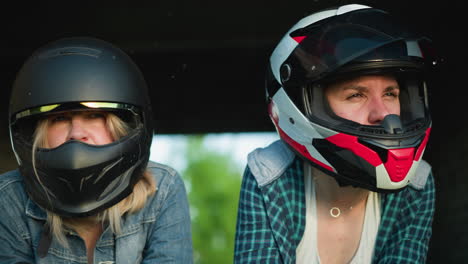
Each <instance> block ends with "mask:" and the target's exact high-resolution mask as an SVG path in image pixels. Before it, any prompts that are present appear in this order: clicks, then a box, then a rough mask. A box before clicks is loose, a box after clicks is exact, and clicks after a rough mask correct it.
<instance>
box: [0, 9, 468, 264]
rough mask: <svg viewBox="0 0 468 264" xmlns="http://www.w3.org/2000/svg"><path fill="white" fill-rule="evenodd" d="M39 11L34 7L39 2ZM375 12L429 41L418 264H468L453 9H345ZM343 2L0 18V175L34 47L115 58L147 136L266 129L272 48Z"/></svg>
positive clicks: (459, 22)
mask: <svg viewBox="0 0 468 264" xmlns="http://www.w3.org/2000/svg"><path fill="white" fill-rule="evenodd" d="M38 2H39V1H38ZM354 2H355V3H362V4H368V5H371V6H374V7H378V8H382V9H385V10H387V11H389V12H390V13H392V14H394V15H395V16H397V17H398V18H399V19H401V20H402V21H404V22H406V23H408V24H409V25H411V27H413V28H414V29H416V30H418V31H420V32H422V33H424V34H425V35H427V36H428V37H430V38H431V39H433V41H434V42H435V45H436V48H437V50H438V51H439V54H440V56H441V58H442V60H443V63H441V64H440V69H439V73H438V74H437V75H434V85H433V86H432V87H431V90H430V93H431V98H430V103H431V112H432V115H433V130H432V135H431V139H430V142H429V145H428V147H427V150H426V153H425V156H424V157H425V159H426V160H428V161H429V162H430V163H431V164H432V166H433V171H434V173H435V177H436V187H437V211H436V215H435V218H434V225H433V236H432V240H431V245H430V252H429V258H428V262H429V263H464V262H466V259H468V250H467V248H468V195H467V194H466V193H467V191H468V177H467V176H466V175H467V169H466V166H465V164H464V163H465V162H467V163H468V140H467V137H466V135H467V133H468V123H467V121H468V120H467V117H466V114H467V113H468V111H467V110H466V107H467V104H468V97H467V94H468V93H467V92H466V89H467V88H466V87H465V86H466V85H465V83H466V81H465V79H466V77H465V76H466V75H467V74H466V68H467V66H466V62H467V54H466V45H467V42H466V41H465V39H466V37H465V36H466V33H467V30H466V28H465V27H466V22H465V21H464V18H465V17H466V16H467V14H466V13H463V11H464V10H465V9H464V8H463V7H462V6H461V3H462V2H461V1H460V3H455V2H454V1H450V0H448V1H443V2H441V1H423V0H413V1H409V0H406V1H354ZM346 3H350V1H331V0H327V1H321V0H308V1H305V0H302V1H277V0H271V1H253V0H250V1H245V0H237V1H215V0H206V1H197V0H171V1H138V2H136V1H135V2H132V1H112V2H102V1H100V2H98V1H95V2H83V1H76V2H75V1H62V2H51V1H40V3H35V4H34V3H27V2H26V1H16V4H11V3H10V4H8V5H6V4H5V3H2V6H1V8H0V10H1V11H0V28H1V31H0V34H1V41H0V115H1V116H0V136H1V137H0V138H1V140H0V150H1V151H0V171H5V170H9V169H12V168H14V167H15V166H16V163H15V161H14V157H13V154H12V152H11V149H10V145H9V144H10V143H9V137H8V128H7V120H8V114H7V112H8V98H9V93H10V87H11V85H12V82H13V80H14V77H15V74H16V72H17V71H18V70H19V68H20V67H21V65H22V63H23V62H24V60H25V59H26V58H27V57H28V56H29V55H30V54H31V53H32V52H33V51H34V50H35V49H36V48H38V47H39V46H41V45H44V44H46V43H47V42H49V41H51V40H55V39H58V38H62V37H70V36H94V37H98V38H101V39H104V40H107V41H110V42H112V43H114V44H116V45H117V46H119V47H121V48H122V49H123V50H125V51H126V52H127V53H128V54H129V55H130V56H131V57H132V58H133V59H134V60H135V62H136V63H137V64H138V65H139V66H140V68H141V69H142V71H143V73H144V75H145V77H146V79H147V81H148V83H149V86H150V93H151V100H152V103H153V109H154V113H155V120H156V124H157V130H156V132H157V133H162V134H172V133H178V134H179V133H184V134H192V133H208V132H248V131H274V127H273V125H272V124H271V122H270V120H269V118H268V116H267V113H266V106H265V102H264V99H265V98H264V90H263V76H264V69H265V67H266V62H267V59H268V56H269V54H270V52H271V51H272V49H273V47H274V45H275V44H276V42H277V41H279V39H280V38H281V37H282V36H283V34H284V33H285V32H286V31H287V30H288V29H289V27H291V26H292V25H293V24H294V23H296V22H297V21H298V20H299V19H300V18H302V17H304V16H306V15H308V14H310V13H312V12H314V11H317V10H320V9H322V8H324V7H330V6H334V5H340V4H346Z"/></svg>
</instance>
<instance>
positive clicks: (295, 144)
mask: <svg viewBox="0 0 468 264" xmlns="http://www.w3.org/2000/svg"><path fill="white" fill-rule="evenodd" d="M276 128H277V129H278V133H279V135H280V137H281V138H282V139H283V140H284V141H286V142H287V143H288V144H289V145H290V146H291V147H293V148H294V149H295V150H297V151H298V152H299V153H300V154H301V155H302V156H304V157H306V158H307V159H309V160H310V161H312V162H314V163H316V164H318V165H320V166H322V167H323V168H325V169H327V170H329V171H332V172H335V170H334V169H333V168H332V167H330V166H328V165H327V164H325V163H323V162H321V161H319V160H317V159H315V158H314V157H312V156H311V155H310V153H309V151H308V150H307V148H306V147H305V146H304V145H302V144H299V143H298V142H296V141H295V140H294V139H292V138H291V137H289V136H288V134H286V133H285V132H284V131H283V130H282V129H281V128H280V127H279V126H276Z"/></svg>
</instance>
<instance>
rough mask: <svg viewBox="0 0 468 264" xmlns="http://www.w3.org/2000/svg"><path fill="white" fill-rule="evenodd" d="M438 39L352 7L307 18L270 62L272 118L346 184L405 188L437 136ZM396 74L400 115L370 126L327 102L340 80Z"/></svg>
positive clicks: (298, 148)
mask: <svg viewBox="0 0 468 264" xmlns="http://www.w3.org/2000/svg"><path fill="white" fill-rule="evenodd" d="M432 55H433V53H432V50H431V49H430V41H429V40H428V39H427V38H424V37H421V36H418V35H415V34H413V33H411V32H409V31H408V30H407V28H406V27H403V26H401V25H400V24H399V23H398V22H397V21H394V20H393V19H392V17H391V16H389V14H388V13H386V12H385V11H382V10H379V9H374V8H371V7H368V6H363V5H355V4H353V5H345V6H341V7H338V8H335V9H327V10H324V11H321V12H318V13H314V14H312V15H310V16H307V17H305V18H303V19H302V20H300V21H299V22H298V23H297V24H295V25H294V26H293V27H292V28H291V29H290V30H289V31H288V32H287V33H286V35H285V36H284V37H283V38H282V39H281V41H280V42H279V44H278V45H277V46H276V48H275V50H274V51H273V53H272V55H271V57H270V64H269V67H268V70H267V71H268V72H267V80H266V90H267V98H268V101H269V115H270V117H271V119H272V121H273V123H274V125H275V126H276V129H277V131H278V133H279V135H280V137H281V139H282V140H283V141H285V142H286V143H287V144H288V145H289V146H290V147H291V148H292V149H293V150H294V151H295V152H296V153H297V154H298V155H299V156H301V157H302V158H304V159H305V160H307V161H309V162H310V163H311V164H312V165H314V166H315V167H317V168H319V169H320V170H322V171H324V172H325V173H327V174H329V175H331V176H333V177H335V179H336V180H337V182H338V183H339V184H340V185H341V186H346V185H352V186H356V187H361V188H365V189H369V190H372V191H379V192H389V191H397V190H400V189H402V188H403V187H405V186H407V185H408V184H409V182H410V180H411V178H412V177H413V176H414V175H415V171H416V169H417V168H418V165H419V163H420V161H421V157H422V155H423V152H424V149H425V148H426V144H427V141H428V138H429V134H430V131H431V117H430V114H429V109H428V97H427V96H428V91H427V89H428V87H427V86H428V85H427V82H426V81H425V79H426V78H425V74H426V73H427V69H428V68H429V67H431V66H433V64H435V61H433V60H432V58H433V56H432ZM373 74H390V75H392V76H393V77H395V79H396V80H397V82H398V84H399V86H400V95H399V100H400V115H399V116H398V115H388V116H386V117H385V118H384V119H383V121H382V122H381V123H380V124H379V125H362V124H359V123H356V122H353V121H350V120H347V119H344V118H341V117H339V116H337V115H335V114H334V113H333V111H332V110H331V108H330V106H329V105H328V102H327V100H326V99H325V98H324V96H323V93H324V88H325V87H326V86H327V83H330V82H333V81H336V80H337V79H338V78H344V79H346V78H352V77H357V76H361V75H373Z"/></svg>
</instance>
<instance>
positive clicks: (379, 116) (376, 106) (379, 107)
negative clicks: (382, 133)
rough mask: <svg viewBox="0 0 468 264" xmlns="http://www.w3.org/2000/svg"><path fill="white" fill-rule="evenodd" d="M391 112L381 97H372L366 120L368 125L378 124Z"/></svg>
mask: <svg viewBox="0 0 468 264" xmlns="http://www.w3.org/2000/svg"><path fill="white" fill-rule="evenodd" d="M389 114H391V113H390V111H389V109H388V108H387V106H386V105H385V104H384V102H383V100H382V99H381V98H374V99H373V100H372V102H371V103H370V105H369V115H368V118H367V122H368V123H369V125H379V124H381V123H382V121H383V120H384V118H385V117H386V116H387V115H389Z"/></svg>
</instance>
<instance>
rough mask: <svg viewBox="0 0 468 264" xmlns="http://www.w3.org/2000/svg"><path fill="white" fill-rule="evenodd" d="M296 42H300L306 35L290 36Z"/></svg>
mask: <svg viewBox="0 0 468 264" xmlns="http://www.w3.org/2000/svg"><path fill="white" fill-rule="evenodd" d="M292 38H293V39H294V40H295V41H296V42H297V43H301V41H303V40H304V39H305V38H306V37H305V36H298V37H292Z"/></svg>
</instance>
